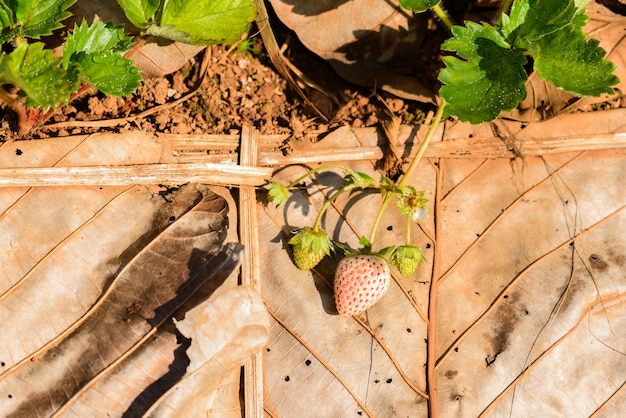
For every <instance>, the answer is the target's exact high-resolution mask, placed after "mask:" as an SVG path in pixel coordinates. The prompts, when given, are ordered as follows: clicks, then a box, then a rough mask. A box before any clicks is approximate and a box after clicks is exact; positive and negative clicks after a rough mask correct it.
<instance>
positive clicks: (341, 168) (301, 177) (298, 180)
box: [286, 164, 348, 190]
mask: <svg viewBox="0 0 626 418" xmlns="http://www.w3.org/2000/svg"><path fill="white" fill-rule="evenodd" d="M329 168H338V169H340V170H344V171H348V168H347V167H346V166H344V165H339V164H322V165H320V166H319V167H317V168H314V169H313V170H309V171H307V172H306V173H305V174H303V175H302V176H300V177H298V178H297V179H295V180H294V181H292V182H291V183H289V184H288V185H287V186H286V187H287V190H289V189H291V188H292V187H293V186H295V185H296V184H298V183H300V182H301V181H302V180H304V179H305V178H307V177H309V176H310V175H312V174H315V173H317V172H318V171H322V170H326V169H329Z"/></svg>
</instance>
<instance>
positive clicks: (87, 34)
mask: <svg viewBox="0 0 626 418" xmlns="http://www.w3.org/2000/svg"><path fill="white" fill-rule="evenodd" d="M130 44H131V39H130V37H128V36H127V35H126V34H125V33H124V29H123V28H122V27H121V26H117V27H115V26H113V25H112V24H111V23H107V24H104V23H102V22H101V21H96V22H94V23H93V24H92V25H91V26H88V25H87V23H86V22H85V21H83V22H82V23H81V25H80V26H77V27H74V32H73V33H71V34H70V35H69V36H68V37H67V42H66V44H65V46H64V48H63V60H62V64H61V65H62V66H63V68H65V69H67V70H68V71H69V73H70V74H72V75H74V77H75V78H76V77H79V78H80V79H81V80H82V81H84V82H86V83H89V84H91V85H92V86H94V87H95V88H97V89H98V90H100V91H102V92H103V93H105V94H113V95H115V96H124V95H128V94H130V93H132V92H133V91H135V90H136V89H137V88H138V87H139V86H140V85H141V76H140V75H139V70H138V69H137V68H136V67H135V65H134V64H133V62H132V61H131V60H129V59H127V58H124V57H123V56H122V55H123V54H124V52H126V50H127V49H128V48H129V46H130ZM73 81H74V82H76V80H73Z"/></svg>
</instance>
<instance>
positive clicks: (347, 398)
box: [259, 116, 626, 417]
mask: <svg viewBox="0 0 626 418" xmlns="http://www.w3.org/2000/svg"><path fill="white" fill-rule="evenodd" d="M597 117H598V118H599V119H603V118H601V117H600V116H597ZM622 120H623V119H622ZM553 121H556V119H553ZM587 122H588V124H590V123H589V119H588V120H587ZM615 122H616V123H617V122H618V121H617V120H616V121H615ZM460 125H461V124H456V127H457V129H458V128H460ZM619 125H620V124H619V123H617V125H614V126H613V129H621V130H620V131H619V132H624V130H623V126H622V127H620V126H619ZM533 126H536V128H533V129H535V130H534V131H528V132H527V133H526V132H525V130H522V131H521V133H524V135H525V138H533V135H534V138H537V136H539V135H541V134H542V132H544V131H543V130H542V128H544V129H545V128H546V126H547V125H546V126H542V125H540V124H536V125H530V127H533ZM530 127H529V128H527V129H530ZM475 128H476V127H475ZM483 128H486V129H487V130H489V131H491V128H490V127H489V125H484V126H483ZM500 128H501V129H502V130H503V131H509V132H511V133H512V135H513V138H512V141H516V138H515V137H514V136H515V134H516V133H517V132H518V131H519V124H514V123H512V124H504V125H503V126H501V127H500ZM575 129H576V128H575V126H572V127H571V130H575ZM593 129H596V130H598V131H599V132H604V131H606V130H607V129H610V128H609V127H605V128H604V129H599V126H595V128H594V127H590V128H589V132H593ZM344 132H345V131H344ZM533 132H534V133H533ZM547 132H552V133H553V134H554V131H549V130H548V131H547ZM583 132H584V131H583ZM531 133H532V135H531ZM491 135H493V133H491ZM368 138H370V137H367V138H364V137H359V138H357V137H356V136H355V135H354V134H351V135H348V136H346V135H344V136H339V135H338V136H336V137H333V136H332V135H329V136H328V137H327V138H325V139H324V140H323V141H321V142H319V143H318V144H319V146H320V147H326V148H332V147H333V146H334V147H335V148H337V147H345V146H347V144H349V143H351V144H355V145H356V144H358V143H361V144H362V145H363V146H368V145H373V144H372V143H367V142H366V140H367V139H368ZM374 138H375V137H374ZM332 141H335V142H334V143H333V142H332ZM433 145H435V144H433ZM518 145H519V146H520V149H522V150H523V149H524V140H520V141H519V144H518ZM624 158H626V152H625V151H623V150H607V151H582V152H570V153H560V154H553V155H545V156H543V157H541V156H526V157H525V158H523V159H522V158H517V159H514V160H509V159H508V158H506V159H505V158H502V159H496V160H486V159H481V160H476V159H458V160H455V159H441V160H434V161H431V162H430V163H429V162H428V161H424V162H423V164H421V166H420V167H419V168H418V171H417V173H415V175H414V177H413V178H412V183H413V184H414V185H415V186H416V187H417V188H418V189H425V190H426V197H427V198H428V199H429V207H430V212H429V218H428V220H427V221H425V222H424V223H423V224H422V225H420V226H418V225H414V226H413V231H412V233H411V236H412V237H414V240H415V243H416V244H417V245H419V246H420V247H421V248H422V249H423V251H424V254H425V256H426V258H427V263H425V264H423V265H421V266H420V267H419V268H418V271H417V272H416V273H415V275H413V276H412V277H408V278H404V277H402V276H400V275H398V274H394V283H392V285H391V287H390V290H389V292H388V293H387V294H386V295H385V296H384V297H383V299H382V300H381V301H380V302H379V303H378V304H377V305H375V306H374V307H373V308H371V309H370V310H369V311H367V313H366V314H364V315H362V316H361V317H358V318H355V317H342V316H338V315H336V311H335V308H334V304H333V297H332V289H331V283H332V281H333V268H334V266H335V265H336V262H337V260H336V259H333V258H331V259H328V260H326V261H324V262H323V263H322V264H321V265H320V266H319V267H318V268H316V269H315V270H314V271H313V272H302V271H300V270H298V269H296V268H295V267H294V265H293V262H292V260H291V258H290V255H289V252H288V250H286V249H288V245H287V244H286V240H287V239H288V238H289V235H288V234H286V233H285V232H283V231H284V229H283V228H282V226H283V225H284V224H285V223H286V224H287V225H288V226H289V227H291V228H293V227H296V226H305V225H310V224H311V223H312V221H313V219H314V217H315V216H316V214H317V210H319V208H320V207H321V205H322V202H323V196H324V193H326V194H328V193H329V192H331V191H332V190H334V189H336V187H338V185H339V184H341V182H340V178H341V173H327V174H323V175H320V176H319V178H318V179H317V181H316V182H312V183H311V182H307V188H306V190H300V191H297V192H295V193H294V194H293V195H292V197H291V198H290V200H289V201H288V202H287V205H286V206H285V208H284V209H282V210H276V209H274V208H272V207H268V208H265V209H264V210H262V211H261V212H260V214H259V217H260V222H261V231H262V236H261V240H262V242H266V243H267V244H266V245H263V246H262V247H263V248H262V251H263V254H264V257H266V258H267V259H271V260H272V262H271V263H268V264H267V265H265V266H264V270H263V272H262V277H263V278H264V279H265V280H264V281H263V283H262V289H263V298H264V300H265V301H266V304H267V306H268V310H269V311H270V313H271V314H272V316H273V318H274V322H273V324H272V328H271V337H270V343H269V345H268V347H267V350H266V352H265V355H264V359H263V360H264V364H265V407H266V409H267V410H268V411H269V413H270V414H271V415H272V416H276V417H286V416H304V415H306V414H307V411H312V410H315V411H316V416H318V417H336V416H359V415H360V416H372V417H379V416H380V417H382V416H384V417H387V416H411V417H420V416H427V413H428V410H427V401H426V396H427V395H430V396H431V398H432V399H436V401H435V403H436V408H437V409H438V412H439V414H441V416H454V417H476V416H479V415H480V414H481V413H483V414H484V416H489V417H500V416H590V415H591V414H592V413H593V412H594V411H596V410H597V411H604V413H605V414H606V415H603V416H612V415H611V414H610V413H611V411H618V410H619V408H620V407H623V405H624V404H625V403H626V393H625V392H624V383H623V382H624V381H625V380H626V368H624V364H626V363H625V361H626V347H625V346H624V339H623V329H624V321H623V318H624V317H626V304H625V303H624V300H625V299H626V280H625V277H626V258H625V257H624V254H625V253H626V242H625V241H624V236H626V190H625V189H624V188H623V187H622V186H623V184H624V182H626V165H625V164H624ZM349 166H350V168H352V169H354V170H358V171H364V172H366V173H369V174H370V175H372V176H374V177H377V174H376V173H375V172H374V171H373V168H372V166H373V162H372V163H371V164H370V163H350V164H349ZM303 172H304V169H303V168H302V167H290V168H289V169H286V170H283V171H281V173H280V176H281V178H282V179H284V180H286V179H293V178H296V177H297V176H299V175H301V174H302V173H303ZM379 202H380V200H379V198H378V197H377V196H375V195H366V196H362V197H360V198H356V197H354V196H350V197H346V198H345V199H339V200H338V201H337V202H336V208H337V209H336V210H331V211H330V212H329V213H328V214H327V216H326V217H325V220H324V228H325V229H326V230H327V231H329V234H330V235H331V236H332V237H333V238H334V239H336V240H339V241H341V242H348V243H350V244H351V245H352V246H353V247H356V246H357V242H358V238H359V237H360V236H362V235H369V228H370V227H371V222H372V220H373V219H374V216H375V214H376V211H377V208H378V204H379ZM435 221H436V223H435ZM403 225H404V220H403V217H402V216H399V214H398V211H397V208H395V207H393V205H390V207H389V208H388V210H387V212H386V216H385V217H384V220H383V223H382V225H381V229H380V231H379V233H378V240H379V241H378V242H377V243H376V248H381V247H384V246H386V245H391V244H394V243H396V244H397V243H399V242H400V243H401V242H403V239H404V234H403ZM433 282H434V283H433ZM431 286H434V287H432V288H431ZM429 308H430V310H429ZM427 318H429V320H430V323H431V328H430V333H428V326H427V324H428V322H427ZM429 350H430V351H429ZM426 371H429V372H431V373H432V375H431V378H432V379H433V380H432V386H431V387H436V388H437V391H436V392H432V391H431V392H430V393H425V391H426V390H427V386H426V382H427V378H426ZM303 387H304V388H306V396H303V392H302V390H301V388H303ZM357 414H358V415H357Z"/></svg>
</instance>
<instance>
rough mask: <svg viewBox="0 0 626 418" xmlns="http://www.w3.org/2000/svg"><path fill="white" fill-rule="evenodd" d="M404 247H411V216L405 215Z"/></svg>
mask: <svg viewBox="0 0 626 418" xmlns="http://www.w3.org/2000/svg"><path fill="white" fill-rule="evenodd" d="M405 218H406V245H411V215H406V216H405Z"/></svg>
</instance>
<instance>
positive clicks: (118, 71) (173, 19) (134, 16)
mask: <svg viewBox="0 0 626 418" xmlns="http://www.w3.org/2000/svg"><path fill="white" fill-rule="evenodd" d="M75 2H76V0H24V1H19V2H17V1H8V2H0V25H1V28H0V29H1V30H0V41H1V43H2V52H1V53H0V99H1V100H3V101H4V102H5V103H7V104H8V105H9V106H11V107H12V108H13V109H15V110H16V112H17V113H18V117H19V121H18V125H19V131H20V133H22V134H23V133H26V132H28V131H29V130H30V129H32V128H33V127H34V126H35V125H37V124H39V123H42V122H43V121H45V120H46V119H47V118H48V117H49V116H50V115H51V114H52V112H53V111H54V109H56V108H58V107H59V106H61V105H63V104H65V103H67V102H69V101H70V100H71V99H73V98H74V97H76V96H77V95H78V94H80V93H82V92H84V91H87V90H89V89H91V88H95V89H97V90H99V91H101V92H102V93H104V94H112V95H115V96H125V95H130V94H132V93H133V92H134V91H135V90H136V89H137V88H138V87H139V86H140V85H141V76H140V74H139V69H138V68H136V67H135V65H134V64H133V62H132V61H131V60H130V59H128V58H127V57H126V56H125V54H126V53H127V52H128V51H129V50H130V48H131V45H132V43H133V42H134V39H133V38H132V37H131V36H130V35H128V34H127V33H126V32H125V28H123V27H122V26H114V25H112V24H111V23H103V22H101V21H95V22H94V23H93V24H91V25H88V24H87V23H86V22H84V21H83V22H82V23H81V24H80V25H76V26H75V27H74V28H67V29H68V35H67V37H66V39H65V42H64V44H63V45H62V47H61V53H60V56H57V55H55V53H54V52H53V50H52V49H50V48H48V46H47V45H46V43H44V42H43V41H42V40H41V38H42V37H45V36H49V35H52V34H53V33H55V31H57V30H59V29H63V28H64V25H63V21H64V20H65V19H67V18H68V17H69V16H71V13H70V12H69V11H68V9H69V8H70V6H72V5H73V4H74V3H75ZM118 3H119V5H120V6H121V7H122V9H123V10H124V13H125V14H126V15H127V17H128V19H129V20H130V21H131V22H132V23H133V24H134V25H136V26H137V27H139V28H140V29H142V30H143V31H144V33H143V35H154V36H160V37H164V38H167V39H172V40H176V41H182V42H187V43H194V44H215V43H222V42H235V41H237V40H238V39H239V37H240V35H241V34H242V33H244V32H246V31H247V30H248V27H249V24H250V22H251V21H252V20H253V19H254V17H255V15H256V12H255V10H254V7H253V5H252V0H236V1H226V0H223V1H211V0H205V1H190V0H178V1H168V2H159V1H142V0H118Z"/></svg>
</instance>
